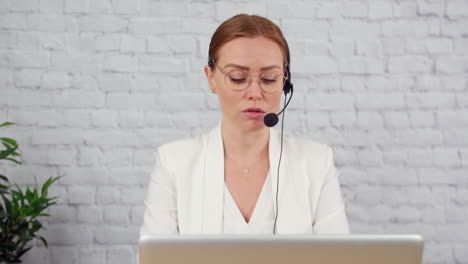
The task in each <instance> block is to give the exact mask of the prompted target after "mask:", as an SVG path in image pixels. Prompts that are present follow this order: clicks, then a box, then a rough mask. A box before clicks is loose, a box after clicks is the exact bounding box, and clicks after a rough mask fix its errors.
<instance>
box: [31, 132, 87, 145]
mask: <svg viewBox="0 0 468 264" xmlns="http://www.w3.org/2000/svg"><path fill="white" fill-rule="evenodd" d="M31 141H32V144H33V145H56V144H82V143H83V137H82V133H81V131H77V130H76V129H53V130H52V129H49V130H47V129H42V130H39V129H38V130H35V131H33V133H32V139H31Z"/></svg>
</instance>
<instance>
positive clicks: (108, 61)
mask: <svg viewBox="0 0 468 264" xmlns="http://www.w3.org/2000/svg"><path fill="white" fill-rule="evenodd" d="M103 68H104V70H107V71H111V72H136V71H137V68H138V62H137V58H136V57H135V56H132V55H117V54H113V55H108V56H105V57H104V60H103Z"/></svg>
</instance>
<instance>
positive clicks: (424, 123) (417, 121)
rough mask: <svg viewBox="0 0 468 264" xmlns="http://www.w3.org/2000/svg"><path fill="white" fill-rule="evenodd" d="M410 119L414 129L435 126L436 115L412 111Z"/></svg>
mask: <svg viewBox="0 0 468 264" xmlns="http://www.w3.org/2000/svg"><path fill="white" fill-rule="evenodd" d="M409 118H410V122H411V126H412V127H414V128H422V127H433V126H435V115H434V113H433V112H431V111H411V112H409Z"/></svg>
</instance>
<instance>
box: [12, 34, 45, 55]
mask: <svg viewBox="0 0 468 264" xmlns="http://www.w3.org/2000/svg"><path fill="white" fill-rule="evenodd" d="M15 49H16V50H22V51H35V52H37V50H39V37H38V34H36V33H30V32H18V33H17V34H16V42H15Z"/></svg>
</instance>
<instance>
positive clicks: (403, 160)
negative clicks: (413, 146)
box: [382, 150, 408, 166]
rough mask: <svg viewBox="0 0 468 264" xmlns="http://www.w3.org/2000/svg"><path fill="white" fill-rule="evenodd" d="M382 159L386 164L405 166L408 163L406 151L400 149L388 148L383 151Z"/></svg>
mask: <svg viewBox="0 0 468 264" xmlns="http://www.w3.org/2000/svg"><path fill="white" fill-rule="evenodd" d="M382 159H383V162H384V164H385V165H394V166H405V165H407V164H408V157H407V155H406V153H403V152H401V151H399V150H388V151H384V152H383V153H382Z"/></svg>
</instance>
